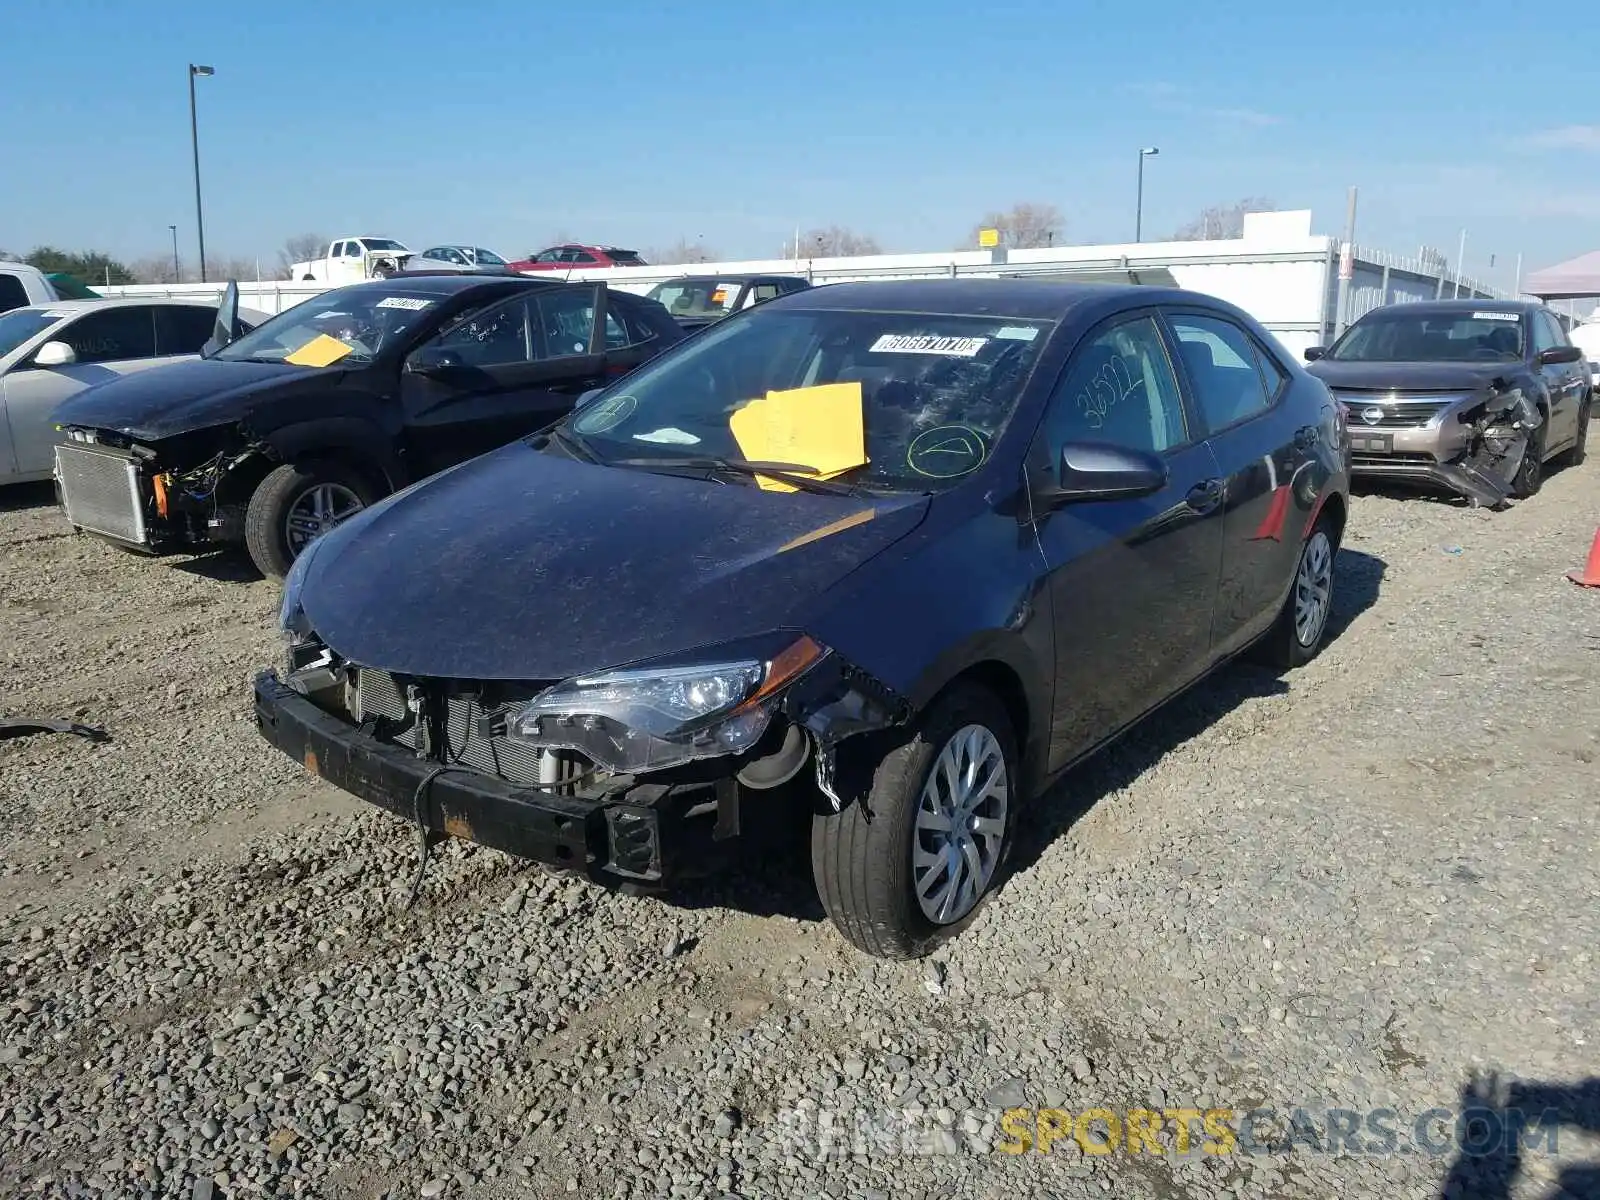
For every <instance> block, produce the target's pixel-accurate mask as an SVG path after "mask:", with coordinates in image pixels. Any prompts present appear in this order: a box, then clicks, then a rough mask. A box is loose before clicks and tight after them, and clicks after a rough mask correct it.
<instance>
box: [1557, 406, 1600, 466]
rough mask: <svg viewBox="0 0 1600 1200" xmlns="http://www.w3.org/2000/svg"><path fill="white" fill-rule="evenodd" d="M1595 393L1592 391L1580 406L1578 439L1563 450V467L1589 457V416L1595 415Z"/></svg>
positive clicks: (1577, 463)
mask: <svg viewBox="0 0 1600 1200" xmlns="http://www.w3.org/2000/svg"><path fill="white" fill-rule="evenodd" d="M1593 409H1594V393H1593V392H1590V393H1589V394H1588V395H1586V396H1585V397H1584V398H1583V403H1582V404H1580V405H1579V406H1578V440H1577V441H1575V442H1573V443H1572V445H1571V446H1569V447H1568V448H1567V449H1565V450H1563V451H1562V452H1561V465H1562V466H1563V467H1576V466H1578V465H1579V464H1581V463H1582V462H1583V460H1584V459H1586V458H1588V457H1589V418H1590V417H1591V416H1593V415H1594V414H1593Z"/></svg>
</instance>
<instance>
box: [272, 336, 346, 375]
mask: <svg viewBox="0 0 1600 1200" xmlns="http://www.w3.org/2000/svg"><path fill="white" fill-rule="evenodd" d="M353 353H355V347H354V346H347V345H346V344H345V343H344V342H341V341H340V340H339V339H338V338H336V337H329V336H328V335H327V334H325V333H319V334H317V336H316V337H314V338H312V339H311V340H310V341H309V342H307V343H306V344H305V345H304V346H301V347H300V349H298V350H296V351H295V352H294V353H293V354H286V355H284V358H283V361H284V362H286V363H293V364H294V365H295V366H297V367H327V366H332V365H333V364H334V363H336V362H338V361H339V360H340V359H341V358H343V357H344V356H345V355H346V354H353Z"/></svg>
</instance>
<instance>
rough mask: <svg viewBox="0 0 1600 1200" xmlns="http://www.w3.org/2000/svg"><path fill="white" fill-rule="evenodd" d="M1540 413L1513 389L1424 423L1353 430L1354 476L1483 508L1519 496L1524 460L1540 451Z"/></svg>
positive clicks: (1352, 458)
mask: <svg viewBox="0 0 1600 1200" xmlns="http://www.w3.org/2000/svg"><path fill="white" fill-rule="evenodd" d="M1543 424H1544V416H1543V414H1542V413H1541V411H1540V410H1539V409H1538V408H1537V407H1536V406H1535V405H1534V404H1533V403H1532V402H1531V401H1529V400H1528V399H1527V398H1526V396H1524V395H1523V393H1522V392H1520V391H1518V390H1516V389H1508V390H1505V391H1498V392H1495V393H1493V394H1491V395H1490V396H1489V397H1488V398H1487V399H1485V400H1482V401H1479V402H1478V403H1476V404H1474V405H1472V406H1471V407H1468V408H1465V409H1461V408H1455V407H1452V408H1447V409H1444V410H1442V411H1441V412H1440V414H1439V415H1438V416H1436V417H1435V418H1434V419H1433V420H1432V421H1430V422H1429V423H1428V424H1426V425H1418V426H1415V427H1409V426H1404V427H1392V426H1382V427H1379V428H1361V427H1356V426H1352V427H1351V429H1350V435H1349V436H1350V448H1351V474H1352V475H1354V476H1356V477H1358V478H1360V477H1364V478H1370V479H1389V480H1398V481H1403V482H1409V483H1417V484H1425V485H1431V486H1434V487H1441V488H1445V489H1447V490H1449V491H1452V492H1454V493H1456V494H1457V495H1459V496H1462V497H1464V498H1465V499H1466V500H1467V501H1468V503H1470V504H1472V505H1474V506H1481V507H1484V508H1491V509H1498V508H1503V507H1504V506H1505V505H1506V504H1507V503H1508V502H1509V501H1510V500H1511V499H1512V498H1513V497H1514V496H1515V495H1516V494H1517V492H1516V484H1515V482H1514V481H1515V480H1516V478H1517V474H1518V472H1519V471H1520V470H1521V468H1522V463H1523V459H1524V458H1525V457H1526V456H1527V455H1528V454H1530V453H1533V454H1537V453H1540V452H1541V446H1542V439H1540V438H1538V436H1537V434H1538V431H1539V429H1540V427H1541V426H1542V425H1543Z"/></svg>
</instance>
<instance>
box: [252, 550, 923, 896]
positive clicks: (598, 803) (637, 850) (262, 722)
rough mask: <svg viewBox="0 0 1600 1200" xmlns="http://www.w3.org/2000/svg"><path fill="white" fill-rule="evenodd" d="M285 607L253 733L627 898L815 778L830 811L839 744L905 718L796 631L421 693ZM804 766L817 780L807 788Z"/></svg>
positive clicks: (481, 839) (424, 820) (418, 811)
mask: <svg viewBox="0 0 1600 1200" xmlns="http://www.w3.org/2000/svg"><path fill="white" fill-rule="evenodd" d="M293 582H294V581H293V580H291V581H289V584H290V586H287V587H286V590H285V611H284V615H283V626H284V631H285V637H286V640H287V642H288V648H287V661H286V662H285V663H284V665H283V668H282V669H281V671H278V670H269V671H265V672H262V674H261V675H259V676H258V677H257V680H256V687H255V700H256V715H257V723H258V726H259V728H260V731H261V733H262V734H263V736H264V737H266V738H267V739H268V740H269V741H271V742H273V744H275V745H277V746H278V747H279V749H281V750H283V751H284V752H285V753H288V754H290V755H291V756H293V757H295V758H297V759H299V760H300V761H301V762H303V763H304V764H305V765H306V766H307V768H308V769H310V770H312V771H313V772H314V773H316V774H318V775H320V776H322V777H323V778H325V779H327V780H328V781H329V782H330V783H333V784H334V785H335V786H337V787H340V788H343V789H344V790H346V791H349V792H351V793H352V794H354V795H356V796H359V797H361V798H362V799H365V800H367V801H369V802H372V803H375V804H377V805H379V806H380V807H383V808H386V809H388V810H389V811H391V812H393V813H395V814H396V815H399V816H401V817H403V818H405V819H406V820H408V821H410V822H411V823H413V824H414V825H416V826H417V827H418V829H419V831H420V832H421V833H422V835H423V837H424V839H426V838H428V837H438V836H441V835H449V836H455V837H461V838H465V839H467V840H470V841H474V842H477V843H480V844H483V845H487V846H491V847H494V848H496V849H499V850H503V851H505V852H507V853H511V854H514V855H517V856H519V857H523V858H528V859H533V860H535V861H539V862H542V863H544V864H546V865H547V866H550V867H554V868H557V869H564V870H572V871H576V872H578V873H581V874H583V875H585V876H587V877H589V878H591V879H593V880H596V881H598V882H603V883H609V884H613V885H617V886H622V887H624V888H627V889H629V890H644V891H651V890H657V889H660V888H662V887H665V886H666V885H668V884H669V883H670V882H671V881H673V880H675V879H679V878H684V877H690V876H694V875H698V874H702V873H704V872H706V871H707V870H709V869H712V868H713V867H714V866H715V865H720V864H721V863H723V862H724V861H725V860H726V859H728V858H729V857H731V852H732V851H733V850H734V848H735V847H736V846H737V845H738V839H740V838H741V836H743V835H745V834H747V833H749V832H750V828H749V827H750V826H752V825H755V826H759V827H761V828H762V829H763V831H764V830H765V829H766V828H768V827H770V823H771V822H773V821H781V820H782V819H783V814H782V811H780V810H783V809H785V808H787V809H788V810H789V811H793V809H792V804H791V803H790V801H791V800H792V797H793V795H794V793H793V792H785V791H781V790H780V789H785V785H789V784H790V783H791V781H793V782H795V783H796V784H798V785H800V786H802V787H803V786H804V785H805V784H807V783H808V782H810V781H811V780H812V779H814V780H815V783H816V787H817V789H818V790H819V791H820V792H821V794H822V795H824V796H826V797H828V798H829V799H828V802H831V803H832V804H833V805H834V806H835V807H836V808H837V807H838V806H839V804H840V803H841V800H840V787H839V784H838V782H837V779H836V763H837V752H838V747H839V744H840V742H842V741H844V740H846V739H849V738H854V737H857V736H859V735H862V734H865V733H868V732H871V731H878V730H885V729H889V728H891V727H893V726H896V725H900V724H903V723H905V722H906V721H907V720H908V719H909V717H910V715H911V714H910V706H909V704H908V703H907V701H906V700H905V699H904V698H902V697H900V696H899V695H897V694H896V693H894V692H893V691H892V690H891V689H889V688H888V687H886V686H884V685H883V684H881V683H879V682H878V681H877V680H875V679H873V678H872V677H871V676H870V675H868V674H867V673H865V672H863V671H861V670H859V669H858V668H856V667H854V666H852V665H851V664H849V663H847V662H846V661H845V660H844V659H843V658H842V657H841V656H840V655H838V654H837V653H835V652H833V651H832V650H830V649H829V648H828V647H826V646H824V645H822V644H821V643H820V642H818V641H816V640H815V639H813V638H811V637H809V636H807V635H805V634H802V633H794V632H788V633H781V634H779V633H775V634H773V635H770V636H768V637H764V638H757V639H746V640H744V641H742V642H740V643H736V644H730V645H726V646H722V647H719V648H717V649H715V650H711V651H702V652H698V653H696V654H695V655H693V656H692V657H685V656H682V655H680V656H675V657H673V658H671V659H663V660H659V661H654V662H650V663H644V664H638V665H634V666H630V667H628V668H626V669H618V670H609V671H602V672H596V673H593V674H589V675H584V676H577V677H573V678H568V679H562V680H525V681H516V682H507V681H498V680H495V681H488V680H461V679H442V678H427V677H417V676H410V675H405V674H398V673H392V672H389V671H385V670H382V669H379V668H376V667H372V666H369V665H363V664H360V663H355V662H351V661H348V660H347V659H345V658H343V657H342V656H341V655H339V654H338V653H337V651H335V650H334V649H332V648H331V647H329V646H327V645H326V644H324V643H323V642H322V641H321V639H320V638H319V637H318V636H317V635H316V633H315V632H314V631H313V630H312V629H311V628H310V627H309V625H308V624H307V622H306V620H305V616H304V613H303V611H302V610H299V609H298V608H297V607H296V606H295V598H294V588H293V586H292V585H293ZM808 767H809V768H810V774H809V775H807V774H805V772H806V769H807V768H808Z"/></svg>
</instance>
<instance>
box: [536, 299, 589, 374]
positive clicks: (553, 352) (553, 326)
mask: <svg viewBox="0 0 1600 1200" xmlns="http://www.w3.org/2000/svg"><path fill="white" fill-rule="evenodd" d="M537 300H538V305H537V307H538V311H539V332H540V339H539V342H538V344H537V349H538V357H539V358H540V359H550V358H572V357H575V356H578V355H584V354H588V353H589V344H590V341H591V339H592V337H593V335H594V290H593V289H592V288H564V289H562V290H561V291H557V292H541V293H540V294H539V295H538V297H537Z"/></svg>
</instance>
